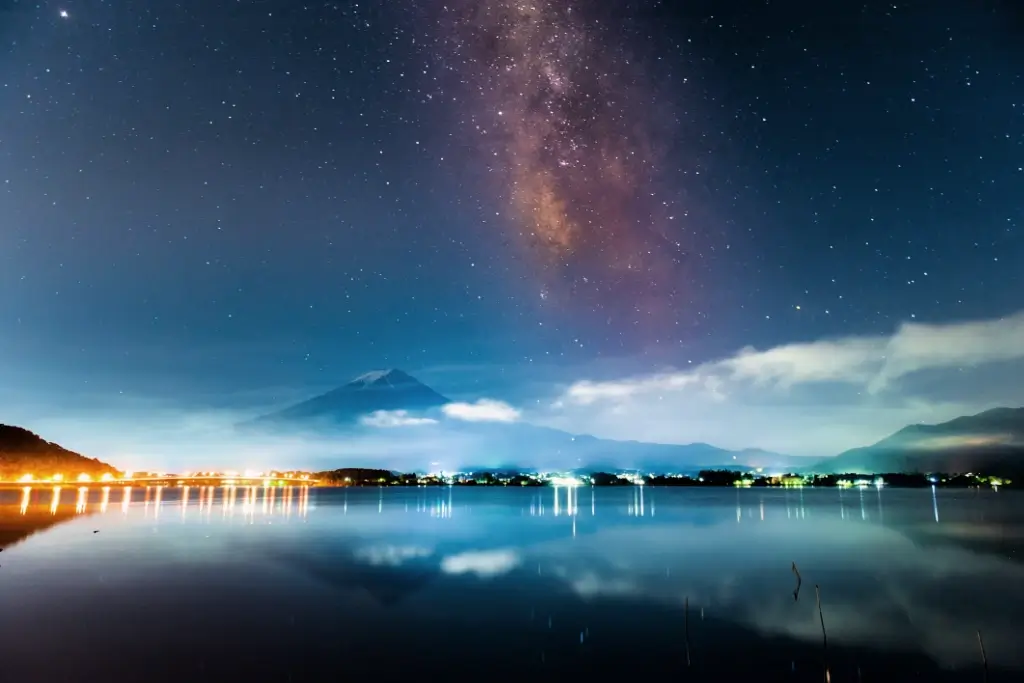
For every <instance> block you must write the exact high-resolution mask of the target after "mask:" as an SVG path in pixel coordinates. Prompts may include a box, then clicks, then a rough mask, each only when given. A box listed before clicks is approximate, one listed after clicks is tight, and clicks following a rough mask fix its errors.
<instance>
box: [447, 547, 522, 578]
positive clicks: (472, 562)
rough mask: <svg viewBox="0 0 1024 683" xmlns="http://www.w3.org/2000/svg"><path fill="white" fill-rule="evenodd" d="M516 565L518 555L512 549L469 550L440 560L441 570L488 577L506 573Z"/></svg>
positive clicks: (448, 572) (517, 563)
mask: <svg viewBox="0 0 1024 683" xmlns="http://www.w3.org/2000/svg"><path fill="white" fill-rule="evenodd" d="M518 565H519V555H518V553H516V552H515V551H514V550H471V551H469V552H464V553H459V554H457V555H449V556H448V557H446V558H444V559H443V560H441V571H443V572H444V573H446V574H476V575H477V576H479V577H480V578H490V577H493V576H499V575H501V574H505V573H508V572H510V571H512V570H513V569H515V568H516V567H517V566H518Z"/></svg>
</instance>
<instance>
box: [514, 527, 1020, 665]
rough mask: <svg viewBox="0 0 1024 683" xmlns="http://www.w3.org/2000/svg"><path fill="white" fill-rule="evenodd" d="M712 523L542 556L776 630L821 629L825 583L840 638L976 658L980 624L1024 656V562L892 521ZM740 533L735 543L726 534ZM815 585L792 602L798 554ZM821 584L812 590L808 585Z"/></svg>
mask: <svg viewBox="0 0 1024 683" xmlns="http://www.w3.org/2000/svg"><path fill="white" fill-rule="evenodd" d="M794 531H795V530H794V529H793V527H792V525H781V524H779V525H776V524H773V523H770V522H769V523H759V524H757V525H743V526H737V525H735V524H730V525H729V528H728V529H724V528H722V525H716V526H711V527H693V526H686V527H680V526H672V527H663V528H648V529H636V528H631V529H626V528H618V529H609V530H604V531H598V532H597V533H595V534H592V535H581V536H580V537H578V538H576V539H575V540H574V542H573V544H572V545H571V546H569V545H565V544H544V545H540V546H537V547H535V548H532V549H531V551H530V553H529V554H530V555H531V559H532V556H534V555H536V556H537V557H536V559H537V560H538V561H540V562H544V561H545V560H546V561H547V562H550V563H551V565H550V571H551V572H552V573H553V574H554V575H556V576H558V577H559V578H561V579H562V580H564V581H566V582H567V583H568V584H569V586H571V587H572V589H573V590H574V591H575V592H576V593H577V594H578V595H580V596H581V597H585V598H598V597H634V598H639V599H644V600H651V601H656V602H663V603H664V602H668V603H673V604H678V605H680V606H681V605H682V603H683V601H684V599H685V598H686V597H687V596H688V597H689V600H690V605H691V607H692V606H695V605H699V606H700V607H702V608H707V609H708V610H710V612H709V616H714V617H718V618H722V619H726V620H729V621H735V622H737V623H740V624H742V625H745V626H750V627H753V628H755V629H757V630H759V631H761V632H762V633H764V634H766V635H785V636H790V637H794V638H799V639H802V640H806V641H811V642H814V641H819V642H820V640H821V624H820V623H819V621H818V613H817V609H816V607H815V601H814V588H813V585H814V584H820V585H821V595H822V609H823V611H824V618H825V624H826V627H827V629H828V635H829V642H835V643H836V644H840V643H842V644H846V645H869V646H872V647H877V648H891V649H903V648H908V649H920V650H922V651H923V652H925V653H927V654H928V655H929V656H931V657H932V658H934V659H935V660H936V661H937V662H939V663H941V664H945V665H974V664H977V663H978V661H979V660H978V658H979V652H978V643H977V640H976V636H975V631H976V630H977V629H981V631H982V632H983V633H984V635H985V645H986V649H987V651H988V657H989V659H990V660H991V661H992V662H993V663H994V664H997V665H1021V664H1024V652H1021V651H1020V650H1019V648H1018V646H1017V642H1018V640H1019V638H1018V633H1019V617H1018V615H1019V613H1020V610H1021V608H1022V607H1024V593H1022V591H1021V589H1020V586H1022V585H1024V567H1020V566H1018V565H1016V564H1013V563H1011V562H1008V561H1005V560H1002V559H1000V558H995V557H989V556H982V555H976V554H974V553H971V552H968V551H965V550H962V549H958V548H941V547H936V548H922V547H919V546H916V545H914V544H913V543H912V542H911V541H910V540H909V539H907V538H906V537H905V536H903V535H901V534H899V533H897V532H895V531H892V530H889V529H885V528H883V527H877V526H859V527H851V526H850V525H848V524H841V523H838V522H837V523H831V522H827V521H824V520H816V523H815V524H814V525H813V526H812V525H806V526H805V527H804V528H803V529H801V530H800V532H799V533H794ZM723 538H729V540H730V542H729V543H723V542H722V539H723ZM794 560H795V561H796V563H797V565H799V567H800V571H801V573H802V574H803V579H804V589H805V590H804V592H803V593H802V594H801V599H800V600H799V601H798V602H794V601H793V587H794V579H793V576H792V573H791V572H790V571H789V568H790V564H791V562H792V561H794ZM808 588H810V590H807V589H808Z"/></svg>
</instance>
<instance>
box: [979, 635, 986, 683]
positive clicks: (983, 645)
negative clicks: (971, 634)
mask: <svg viewBox="0 0 1024 683" xmlns="http://www.w3.org/2000/svg"><path fill="white" fill-rule="evenodd" d="M978 647H979V648H981V666H982V667H984V670H985V677H984V680H985V681H986V682H987V681H988V655H986V654H985V641H984V640H982V639H981V631H978Z"/></svg>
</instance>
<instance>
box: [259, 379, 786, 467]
mask: <svg viewBox="0 0 1024 683" xmlns="http://www.w3.org/2000/svg"><path fill="white" fill-rule="evenodd" d="M448 403H451V401H450V400H449V399H448V398H447V397H445V396H444V395H442V394H440V393H438V392H437V391H435V390H433V389H431V388H430V387H428V386H426V385H425V384H423V383H421V382H420V381H419V380H417V379H416V378H414V377H412V376H411V375H409V374H407V373H405V372H403V371H401V370H396V369H391V370H375V371H373V372H369V373H366V374H364V375H361V376H359V377H357V378H355V379H354V380H352V381H350V382H348V383H347V384H345V385H343V386H341V387H339V388H337V389H334V390H333V391H329V392H327V393H325V394H321V395H320V396H315V397H313V398H311V399H309V400H307V401H303V402H301V403H298V404H296V405H293V406H290V407H287V408H285V409H283V410H280V411H277V412H274V413H270V414H268V415H263V416H261V417H258V418H256V419H255V420H253V421H251V422H248V423H245V424H244V425H243V426H244V427H245V428H247V429H264V430H278V429H302V430H330V431H332V432H333V431H334V430H338V429H344V430H345V433H346V434H348V435H356V434H359V433H360V432H362V433H367V432H373V431H376V433H377V434H380V433H381V432H380V428H376V427H368V428H366V427H364V426H363V425H361V421H362V420H363V419H364V418H366V417H368V416H371V415H372V414H373V413H375V412H378V411H388V412H396V413H397V412H398V411H403V415H406V416H412V415H414V414H415V415H416V416H417V417H420V418H421V422H420V424H418V425H417V426H415V427H410V428H409V429H406V430H402V429H401V428H398V429H394V430H392V431H391V432H390V433H391V435H393V436H394V437H395V438H396V439H398V438H399V437H400V436H401V435H405V436H407V438H408V439H409V440H410V441H411V442H412V443H413V444H415V443H416V441H415V440H416V439H419V441H420V442H423V443H426V442H428V441H432V442H442V441H445V440H447V441H449V442H451V443H452V444H457V445H458V446H459V447H461V448H462V449H463V450H464V451H466V452H470V453H476V454H478V455H474V456H473V457H476V458H477V459H475V460H473V462H472V464H473V465H479V466H480V467H481V468H483V467H494V466H497V465H501V466H503V467H508V468H516V467H519V468H534V467H539V466H542V465H543V466H545V467H549V468H551V469H575V468H580V467H607V468H614V469H622V468H636V469H643V470H648V471H662V472H666V471H668V472H670V471H696V470H697V469H701V468H714V467H771V468H785V467H790V466H792V465H793V464H794V463H795V462H798V461H799V459H794V458H792V457H790V456H784V455H779V454H776V453H769V452H767V451H761V450H757V449H747V450H743V451H728V450H725V449H722V448H717V447H715V446H711V445H709V444H702V443H695V444H686V445H679V444H660V443H645V442H642V441H614V440H610V439H600V438H597V437H594V436H589V435H576V434H570V433H569V432H565V431H562V430H559V429H553V428H550V427H541V426H538V425H532V424H527V423H522V422H513V423H500V422H473V423H470V422H464V421H459V420H455V419H447V418H445V417H444V415H443V411H442V410H441V408H442V407H443V406H444V405H446V404H448ZM349 457H356V458H357V462H347V463H345V464H346V465H347V466H370V467H372V466H386V464H385V463H380V462H373V461H371V460H370V458H369V457H368V456H364V457H363V459H361V460H359V459H358V458H359V456H349ZM467 457H469V456H467Z"/></svg>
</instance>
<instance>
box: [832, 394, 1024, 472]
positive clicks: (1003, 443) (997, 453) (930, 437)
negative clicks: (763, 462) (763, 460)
mask: <svg viewBox="0 0 1024 683" xmlns="http://www.w3.org/2000/svg"><path fill="white" fill-rule="evenodd" d="M816 469H818V470H819V471H825V472H835V473H845V472H866V473H882V472H946V473H964V472H979V473H984V474H997V475H1002V474H1016V473H1022V472H1024V408H995V409H993V410H987V411H985V412H983V413H978V414H977V415H967V416H964V417H958V418H956V419H953V420H950V421H949V422H943V423H941V424H936V425H923V424H916V425H910V426H909V427H904V428H903V429H901V430H900V431H898V432H896V433H895V434H893V435H892V436H888V437H886V438H884V439H882V440H881V441H879V442H878V443H876V444H873V445H871V446H866V447H864V448H854V449H852V450H849V451H846V452H844V453H840V454H839V455H837V456H835V457H834V458H829V459H828V460H825V461H824V462H821V463H819V464H818V466H817V468H816Z"/></svg>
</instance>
